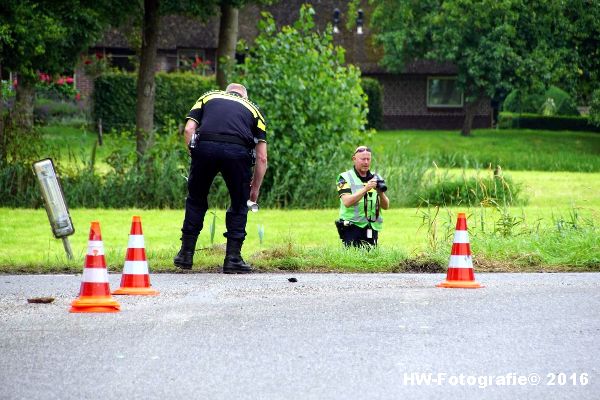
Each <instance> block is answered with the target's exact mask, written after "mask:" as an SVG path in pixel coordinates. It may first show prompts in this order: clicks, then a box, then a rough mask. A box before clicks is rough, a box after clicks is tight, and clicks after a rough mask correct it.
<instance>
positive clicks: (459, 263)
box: [448, 256, 473, 269]
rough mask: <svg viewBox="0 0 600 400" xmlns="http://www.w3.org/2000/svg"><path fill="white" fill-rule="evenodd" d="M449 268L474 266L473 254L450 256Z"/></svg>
mask: <svg viewBox="0 0 600 400" xmlns="http://www.w3.org/2000/svg"><path fill="white" fill-rule="evenodd" d="M448 268H471V269H472V268H473V259H472V258H471V256H450V263H449V264H448Z"/></svg>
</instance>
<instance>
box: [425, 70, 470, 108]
mask: <svg viewBox="0 0 600 400" xmlns="http://www.w3.org/2000/svg"><path fill="white" fill-rule="evenodd" d="M433 80H448V81H449V80H453V81H458V78H457V77H456V76H428V77H427V86H426V88H425V90H426V92H427V93H426V104H427V108H455V109H456V108H463V107H464V105H465V91H464V90H462V89H461V90H460V104H431V103H430V102H429V92H430V91H429V87H430V82H431V81H433Z"/></svg>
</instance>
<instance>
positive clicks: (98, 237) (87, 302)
mask: <svg viewBox="0 0 600 400" xmlns="http://www.w3.org/2000/svg"><path fill="white" fill-rule="evenodd" d="M120 310H121V306H120V305H119V303H118V302H117V301H116V300H114V299H113V298H112V296H111V295H110V287H109V284H108V271H107V270H106V260H105V259H104V244H103V243H102V234H101V233H100V222H98V221H94V222H92V226H91V228H90V236H89V240H88V251H87V255H86V256H85V266H84V268H83V279H82V282H81V290H80V293H79V297H78V298H76V299H75V300H73V302H72V303H71V309H70V310H69V311H70V312H73V313H113V312H119V311H120Z"/></svg>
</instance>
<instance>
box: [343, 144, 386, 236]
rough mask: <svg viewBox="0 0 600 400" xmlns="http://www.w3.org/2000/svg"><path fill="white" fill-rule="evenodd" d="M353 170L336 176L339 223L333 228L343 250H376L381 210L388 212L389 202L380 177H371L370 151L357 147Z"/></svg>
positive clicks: (380, 225) (353, 156)
mask: <svg viewBox="0 0 600 400" xmlns="http://www.w3.org/2000/svg"><path fill="white" fill-rule="evenodd" d="M352 162H353V163H354V167H353V168H352V169H350V170H348V171H346V172H342V173H341V174H340V175H339V176H338V181H337V188H338V195H339V196H340V219H339V220H338V221H336V226H337V228H338V232H339V234H340V239H342V241H343V242H344V244H345V245H346V246H350V245H352V246H355V247H358V246H364V245H370V246H376V245H377V237H378V234H379V231H380V230H381V228H382V224H383V217H382V215H381V210H382V209H383V210H387V209H388V208H389V206H390V201H389V199H388V198H387V196H386V195H385V191H386V190H387V186H386V185H385V181H384V180H383V179H382V178H381V177H380V176H379V175H373V174H372V173H371V171H370V170H369V168H370V167H371V149H370V148H368V147H366V146H358V147H357V148H356V150H355V151H354V154H353V155H352Z"/></svg>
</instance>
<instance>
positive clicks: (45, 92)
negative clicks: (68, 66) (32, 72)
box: [35, 72, 77, 100]
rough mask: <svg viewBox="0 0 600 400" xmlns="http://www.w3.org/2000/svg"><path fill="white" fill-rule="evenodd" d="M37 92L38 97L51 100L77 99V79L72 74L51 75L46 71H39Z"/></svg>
mask: <svg viewBox="0 0 600 400" xmlns="http://www.w3.org/2000/svg"><path fill="white" fill-rule="evenodd" d="M35 94H36V97H38V98H45V99H50V100H75V98H76V95H77V89H76V88H75V79H73V77H72V76H62V75H58V76H51V75H49V74H47V73H45V72H38V81H37V83H36V85H35Z"/></svg>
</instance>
